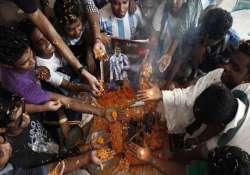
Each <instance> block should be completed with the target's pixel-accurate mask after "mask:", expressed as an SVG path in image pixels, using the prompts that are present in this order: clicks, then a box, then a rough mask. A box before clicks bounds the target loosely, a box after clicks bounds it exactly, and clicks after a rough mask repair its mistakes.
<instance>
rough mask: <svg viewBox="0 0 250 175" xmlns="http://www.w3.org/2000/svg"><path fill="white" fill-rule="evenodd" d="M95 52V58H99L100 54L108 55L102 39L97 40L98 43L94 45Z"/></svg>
mask: <svg viewBox="0 0 250 175" xmlns="http://www.w3.org/2000/svg"><path fill="white" fill-rule="evenodd" d="M93 52H94V56H95V58H99V57H100V53H102V54H103V55H106V49H105V46H104V44H103V43H102V41H101V40H100V39H97V40H96V42H95V44H94V48H93Z"/></svg>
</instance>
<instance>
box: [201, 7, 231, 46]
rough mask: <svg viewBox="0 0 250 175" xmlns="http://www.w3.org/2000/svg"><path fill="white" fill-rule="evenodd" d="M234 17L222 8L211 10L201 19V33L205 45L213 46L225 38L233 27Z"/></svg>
mask: <svg viewBox="0 0 250 175" xmlns="http://www.w3.org/2000/svg"><path fill="white" fill-rule="evenodd" d="M232 24H233V18H232V16H231V14H230V13H229V12H227V11H226V10H223V9H221V8H215V9H212V10H209V11H208V12H207V14H206V15H205V16H204V18H203V19H202V21H201V25H200V33H201V38H202V40H203V41H202V42H203V44H204V45H205V46H213V45H216V44H217V43H219V42H220V41H221V40H223V39H224V37H225V35H226V33H227V32H228V30H229V29H230V28H231V27H232Z"/></svg>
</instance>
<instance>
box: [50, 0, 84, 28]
mask: <svg viewBox="0 0 250 175" xmlns="http://www.w3.org/2000/svg"><path fill="white" fill-rule="evenodd" d="M80 6H81V5H80V3H79V1H78V0H56V2H55V5H54V12H55V16H56V18H57V20H58V22H59V24H61V25H66V24H72V23H74V22H75V21H76V19H77V18H78V17H80V16H81V9H80Z"/></svg>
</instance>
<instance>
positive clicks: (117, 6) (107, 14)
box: [100, 0, 144, 40]
mask: <svg viewBox="0 0 250 175" xmlns="http://www.w3.org/2000/svg"><path fill="white" fill-rule="evenodd" d="M129 4H130V0H111V1H110V4H107V5H106V6H105V7H103V8H102V9H101V10H100V26H101V30H103V31H105V32H106V33H107V34H108V35H110V36H112V37H118V38H121V39H129V40H131V39H134V37H135V33H136V31H137V29H138V27H139V26H140V25H144V22H143V19H142V15H141V12H140V10H139V8H137V10H136V11H135V12H134V13H133V14H130V13H129V12H128V8H129Z"/></svg>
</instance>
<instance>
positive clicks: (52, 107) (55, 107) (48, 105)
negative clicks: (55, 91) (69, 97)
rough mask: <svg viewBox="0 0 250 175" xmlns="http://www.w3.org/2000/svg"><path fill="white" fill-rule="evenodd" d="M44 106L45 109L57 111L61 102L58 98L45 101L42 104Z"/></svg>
mask: <svg viewBox="0 0 250 175" xmlns="http://www.w3.org/2000/svg"><path fill="white" fill-rule="evenodd" d="M44 107H45V108H46V109H47V111H57V110H58V109H60V108H61V107H62V103H61V102H60V101H59V100H57V101H48V102H47V103H45V104H44Z"/></svg>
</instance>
